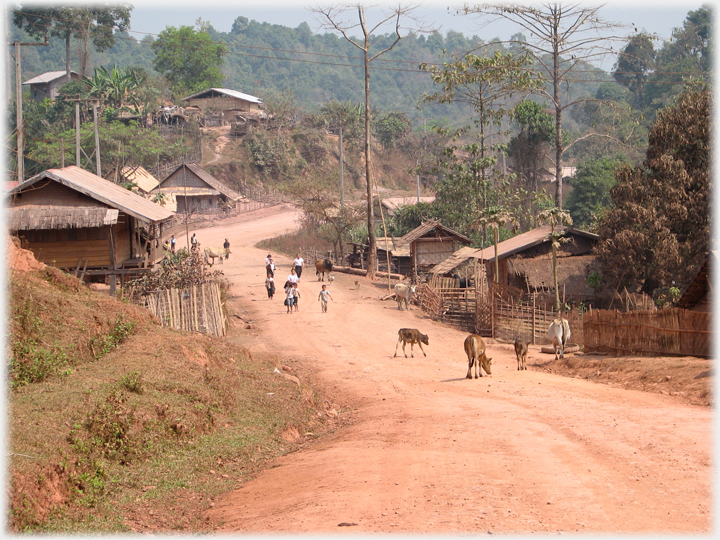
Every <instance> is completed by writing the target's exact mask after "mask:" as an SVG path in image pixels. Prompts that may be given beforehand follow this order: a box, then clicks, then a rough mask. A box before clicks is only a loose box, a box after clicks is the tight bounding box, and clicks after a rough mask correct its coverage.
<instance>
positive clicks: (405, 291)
mask: <svg viewBox="0 0 720 540" xmlns="http://www.w3.org/2000/svg"><path fill="white" fill-rule="evenodd" d="M416 290H417V286H416V285H405V284H404V283H397V284H396V285H395V300H396V301H397V305H398V309H399V310H402V305H403V302H405V309H406V310H408V311H410V302H411V301H412V295H413V294H415V291H416Z"/></svg>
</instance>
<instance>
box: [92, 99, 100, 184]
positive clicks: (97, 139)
mask: <svg viewBox="0 0 720 540" xmlns="http://www.w3.org/2000/svg"><path fill="white" fill-rule="evenodd" d="M97 106H98V102H97V101H93V104H92V108H93V124H94V125H95V171H96V172H95V174H97V175H98V176H102V171H101V170H100V134H99V133H98V116H97V113H98V111H97Z"/></svg>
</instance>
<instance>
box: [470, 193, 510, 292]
mask: <svg viewBox="0 0 720 540" xmlns="http://www.w3.org/2000/svg"><path fill="white" fill-rule="evenodd" d="M507 224H510V225H511V226H512V230H513V233H515V232H517V230H518V228H519V227H520V222H519V221H518V219H517V218H516V217H515V216H514V215H513V214H512V212H510V211H509V210H508V209H507V208H505V207H504V206H488V207H487V208H485V209H483V210H481V211H480V216H479V217H477V218H476V219H475V221H473V222H472V225H471V227H473V228H477V227H480V226H484V227H491V228H492V229H493V244H494V245H495V276H494V280H493V281H495V283H498V282H499V280H500V276H499V265H498V237H499V230H500V227H504V226H505V225H507Z"/></svg>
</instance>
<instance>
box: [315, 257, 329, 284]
mask: <svg viewBox="0 0 720 540" xmlns="http://www.w3.org/2000/svg"><path fill="white" fill-rule="evenodd" d="M332 269H333V263H332V261H331V260H330V259H328V258H325V259H318V260H316V261H315V275H316V276H317V277H318V281H325V272H327V273H328V274H329V273H330V272H332ZM321 275H322V280H321V279H320V276H321Z"/></svg>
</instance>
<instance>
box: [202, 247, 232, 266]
mask: <svg viewBox="0 0 720 540" xmlns="http://www.w3.org/2000/svg"><path fill="white" fill-rule="evenodd" d="M228 253H230V248H219V247H206V248H205V262H209V259H212V260H213V261H212V263H210V266H212V265H213V264H215V259H216V258H220V264H222V262H223V257H225V256H226V255H227V254H228Z"/></svg>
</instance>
